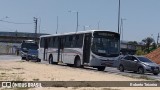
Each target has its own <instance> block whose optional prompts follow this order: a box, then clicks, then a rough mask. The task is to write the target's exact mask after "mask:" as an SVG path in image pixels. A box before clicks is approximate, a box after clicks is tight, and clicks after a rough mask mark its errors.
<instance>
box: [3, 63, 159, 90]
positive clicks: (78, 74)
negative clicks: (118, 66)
mask: <svg viewBox="0 0 160 90" xmlns="http://www.w3.org/2000/svg"><path fill="white" fill-rule="evenodd" d="M0 63H1V64H0V80H1V81H10V80H13V81H145V79H139V78H138V79H137V78H131V77H125V76H122V75H116V74H113V73H107V72H100V71H96V70H87V69H79V68H73V67H67V66H61V65H48V64H41V63H35V62H24V61H23V62H21V61H18V62H17V61H0ZM137 89H139V90H158V89H160V88H154V87H144V88H143V87H136V88H131V87H99V88H98V87H97V88H95V87H63V88H62V87H43V88H41V87H40V88H24V89H21V88H15V89H13V90H137ZM5 90H6V89H5ZM9 90H12V89H9Z"/></svg>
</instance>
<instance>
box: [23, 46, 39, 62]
mask: <svg viewBox="0 0 160 90" xmlns="http://www.w3.org/2000/svg"><path fill="white" fill-rule="evenodd" d="M26 60H27V61H29V60H35V61H37V62H40V59H39V58H38V50H33V49H29V50H28V52H27V55H26Z"/></svg>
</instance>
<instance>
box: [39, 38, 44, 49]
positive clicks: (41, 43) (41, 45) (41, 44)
mask: <svg viewBox="0 0 160 90" xmlns="http://www.w3.org/2000/svg"><path fill="white" fill-rule="evenodd" d="M40 48H44V38H41V41H40Z"/></svg>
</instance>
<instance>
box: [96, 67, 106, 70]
mask: <svg viewBox="0 0 160 90" xmlns="http://www.w3.org/2000/svg"><path fill="white" fill-rule="evenodd" d="M105 68H106V67H105V66H101V67H98V68H97V69H98V71H104V70H105Z"/></svg>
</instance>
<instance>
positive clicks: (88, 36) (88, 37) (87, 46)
mask: <svg viewBox="0 0 160 90" xmlns="http://www.w3.org/2000/svg"><path fill="white" fill-rule="evenodd" d="M91 38H92V35H91V33H87V34H85V37H84V44H83V61H84V63H89V60H90V48H91Z"/></svg>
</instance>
